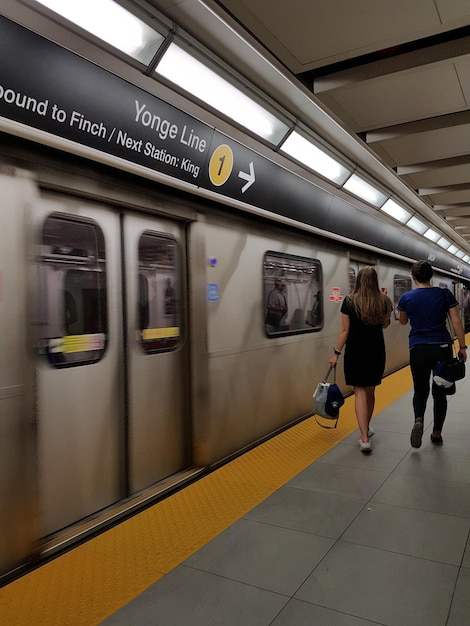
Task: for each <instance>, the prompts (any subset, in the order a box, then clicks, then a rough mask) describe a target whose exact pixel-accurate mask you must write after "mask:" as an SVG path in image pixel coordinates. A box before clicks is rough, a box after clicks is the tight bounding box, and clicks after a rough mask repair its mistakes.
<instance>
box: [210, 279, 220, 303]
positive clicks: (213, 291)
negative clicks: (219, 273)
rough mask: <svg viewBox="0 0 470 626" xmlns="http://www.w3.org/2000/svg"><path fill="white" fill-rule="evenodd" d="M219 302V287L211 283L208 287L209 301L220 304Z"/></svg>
mask: <svg viewBox="0 0 470 626" xmlns="http://www.w3.org/2000/svg"><path fill="white" fill-rule="evenodd" d="M218 300H219V285H217V284H216V283H209V284H208V285H207V301H208V302H218Z"/></svg>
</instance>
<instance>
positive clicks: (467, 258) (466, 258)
mask: <svg viewBox="0 0 470 626" xmlns="http://www.w3.org/2000/svg"><path fill="white" fill-rule="evenodd" d="M462 261H465V263H468V262H469V261H470V256H468V254H466V255H465V256H464V257H463V259H462Z"/></svg>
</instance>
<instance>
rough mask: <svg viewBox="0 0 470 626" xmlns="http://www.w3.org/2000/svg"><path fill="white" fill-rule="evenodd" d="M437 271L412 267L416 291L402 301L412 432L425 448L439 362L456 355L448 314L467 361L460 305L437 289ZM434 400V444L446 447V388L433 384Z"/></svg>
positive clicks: (414, 442) (445, 291) (421, 264)
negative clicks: (410, 378) (410, 383)
mask: <svg viewBox="0 0 470 626" xmlns="http://www.w3.org/2000/svg"><path fill="white" fill-rule="evenodd" d="M432 275H433V269H432V266H431V264H430V263H428V261H418V262H417V263H415V264H414V265H413V266H412V268H411V276H412V278H413V280H414V282H415V285H416V287H417V288H416V289H413V290H412V291H407V292H406V293H404V294H403V295H402V296H401V298H400V300H399V302H398V311H399V320H400V324H402V325H405V324H407V323H408V321H409V322H410V325H411V330H410V335H409V347H410V367H411V374H412V376H413V385H414V396H413V410H414V418H415V423H414V425H413V430H412V431H411V438H410V440H411V445H412V446H413V448H419V447H421V440H422V437H423V423H424V412H425V410H426V403H427V400H428V397H429V391H430V377H431V375H432V372H433V370H434V368H435V366H436V365H437V363H438V362H439V361H445V360H448V359H451V358H452V356H453V352H452V344H453V338H452V337H451V336H450V334H449V331H448V330H447V323H446V321H447V315H449V318H450V321H451V323H452V326H453V328H454V330H455V334H456V335H457V340H458V342H459V352H458V356H459V359H462V360H463V361H464V362H465V361H466V360H467V346H466V345H465V331H464V328H463V324H462V320H461V319H460V316H459V310H458V302H457V300H456V299H455V298H454V296H453V295H452V293H451V292H450V291H449V289H447V288H444V289H441V288H440V287H433V286H432V285H431V278H432ZM432 396H433V401H434V409H433V414H434V429H433V432H432V434H431V441H432V443H434V444H436V445H442V435H441V431H442V427H443V425H444V421H445V418H446V414H447V395H446V390H445V388H443V387H439V386H438V385H436V383H434V382H433V384H432Z"/></svg>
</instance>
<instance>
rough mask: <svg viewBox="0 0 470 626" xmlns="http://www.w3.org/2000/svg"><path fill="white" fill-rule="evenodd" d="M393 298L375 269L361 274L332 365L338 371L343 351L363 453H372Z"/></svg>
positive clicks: (344, 312) (343, 310)
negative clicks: (372, 425)
mask: <svg viewBox="0 0 470 626" xmlns="http://www.w3.org/2000/svg"><path fill="white" fill-rule="evenodd" d="M392 309H393V306H392V302H391V300H390V298H389V297H388V296H387V295H385V293H382V292H381V290H380V288H379V282H378V278H377V272H376V271H375V269H374V268H373V267H372V266H368V267H363V268H362V269H361V270H359V272H358V275H357V278H356V284H355V286H354V291H353V292H352V294H351V295H350V296H347V297H346V298H345V299H344V301H343V304H342V305H341V313H342V324H341V330H340V333H339V337H338V342H337V347H336V348H334V350H333V352H334V354H333V356H332V357H331V359H330V365H332V366H333V367H336V364H337V362H338V357H339V355H340V354H341V352H342V350H343V347H344V346H346V350H345V353H344V377H345V381H346V384H347V385H351V386H352V387H353V390H354V397H355V410H356V418H357V423H358V425H359V430H360V431H361V438H360V440H359V442H358V443H359V447H360V450H361V452H363V453H364V454H369V453H370V451H371V447H370V442H369V437H370V436H372V435H373V430H372V429H371V428H370V427H369V423H370V420H371V417H372V413H373V411H374V404H375V387H376V386H377V385H380V383H381V382H382V376H383V373H384V369H385V342H384V336H383V329H384V328H387V326H389V325H390V315H391V313H392Z"/></svg>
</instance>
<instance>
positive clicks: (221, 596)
mask: <svg viewBox="0 0 470 626" xmlns="http://www.w3.org/2000/svg"><path fill="white" fill-rule="evenodd" d="M411 400H412V392H411V377H410V373H409V369H408V368H405V369H403V370H401V371H399V372H396V373H395V374H393V375H392V376H389V377H387V378H386V379H385V380H384V381H383V383H382V385H381V386H380V387H378V388H377V393H376V411H375V417H374V418H373V421H372V427H373V429H374V431H375V434H374V436H373V438H372V446H373V452H372V454H370V455H369V456H365V455H363V454H361V452H360V451H359V448H358V445H357V442H358V438H359V436H358V430H357V424H356V420H355V417H354V405H353V402H354V399H353V397H349V398H347V400H346V404H345V406H344V407H343V408H342V410H341V417H340V420H339V423H338V427H337V428H336V429H334V430H325V429H322V428H320V427H319V426H318V425H317V424H316V422H315V419H314V418H309V419H307V420H305V421H303V422H301V423H300V424H298V425H296V426H294V427H292V428H290V429H289V430H287V431H285V432H283V433H282V434H280V435H278V436H276V437H274V438H273V439H271V440H269V441H267V442H265V443H263V444H262V445H260V446H258V447H256V448H255V449H253V450H251V451H249V452H247V453H246V454H244V455H243V456H241V457H239V458H237V459H235V460H234V461H232V462H230V463H228V464H226V465H224V466H223V467H221V468H220V469H218V470H217V471H214V472H212V473H211V474H209V475H207V476H205V477H204V478H202V479H200V480H199V481H198V482H196V483H194V484H192V485H190V486H188V487H186V488H185V489H182V490H181V491H180V492H178V493H176V494H173V495H172V496H170V497H168V498H166V499H165V500H163V501H162V502H160V503H158V504H156V505H154V506H152V507H151V508H149V509H147V510H145V511H143V512H141V513H139V514H138V515H136V516H134V517H133V518H131V519H129V520H126V521H125V522H123V523H121V524H119V525H118V526H116V527H115V528H112V529H110V530H108V531H107V532H105V533H103V534H101V535H100V536H98V537H95V538H94V539H92V540H90V541H88V542H87V543H85V544H83V545H81V546H79V547H77V548H75V549H74V550H71V551H69V552H67V553H66V554H64V555H62V556H60V557H57V558H56V559H54V560H53V561H51V562H49V563H46V564H45V565H43V566H42V567H39V568H37V569H36V570H34V571H33V572H31V573H29V574H27V575H25V576H23V577H22V578H20V579H18V580H16V581H14V582H12V583H10V584H9V585H6V586H5V587H3V588H2V589H0V623H1V624H5V626H15V625H19V626H26V625H27V626H42V625H43V624H44V625H45V626H46V625H47V626H56V625H57V626H66V625H71V626H82V625H84V626H92V625H95V624H104V625H105V626H141V625H149V626H150V625H155V626H185V625H188V626H189V625H190V626H212V625H213V626H232V625H233V626H241V625H243V626H268V625H271V626H287V625H290V626H312V625H315V626H323V625H324V626H359V625H364V626H365V625H366V624H367V625H370V624H381V625H387V626H407V625H409V626H465V625H467V624H468V625H470V539H469V533H470V385H469V383H468V377H467V379H464V380H463V381H459V382H458V383H457V393H456V394H455V395H454V396H451V397H449V410H448V417H447V421H446V424H445V427H444V430H443V438H444V444H443V445H442V446H435V445H433V444H432V443H431V441H430V432H431V430H432V408H431V403H428V409H427V412H426V420H425V431H424V435H423V444H422V447H421V448H419V449H414V448H412V447H411V446H410V431H411V426H412V421H413V418H412V408H411Z"/></svg>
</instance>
